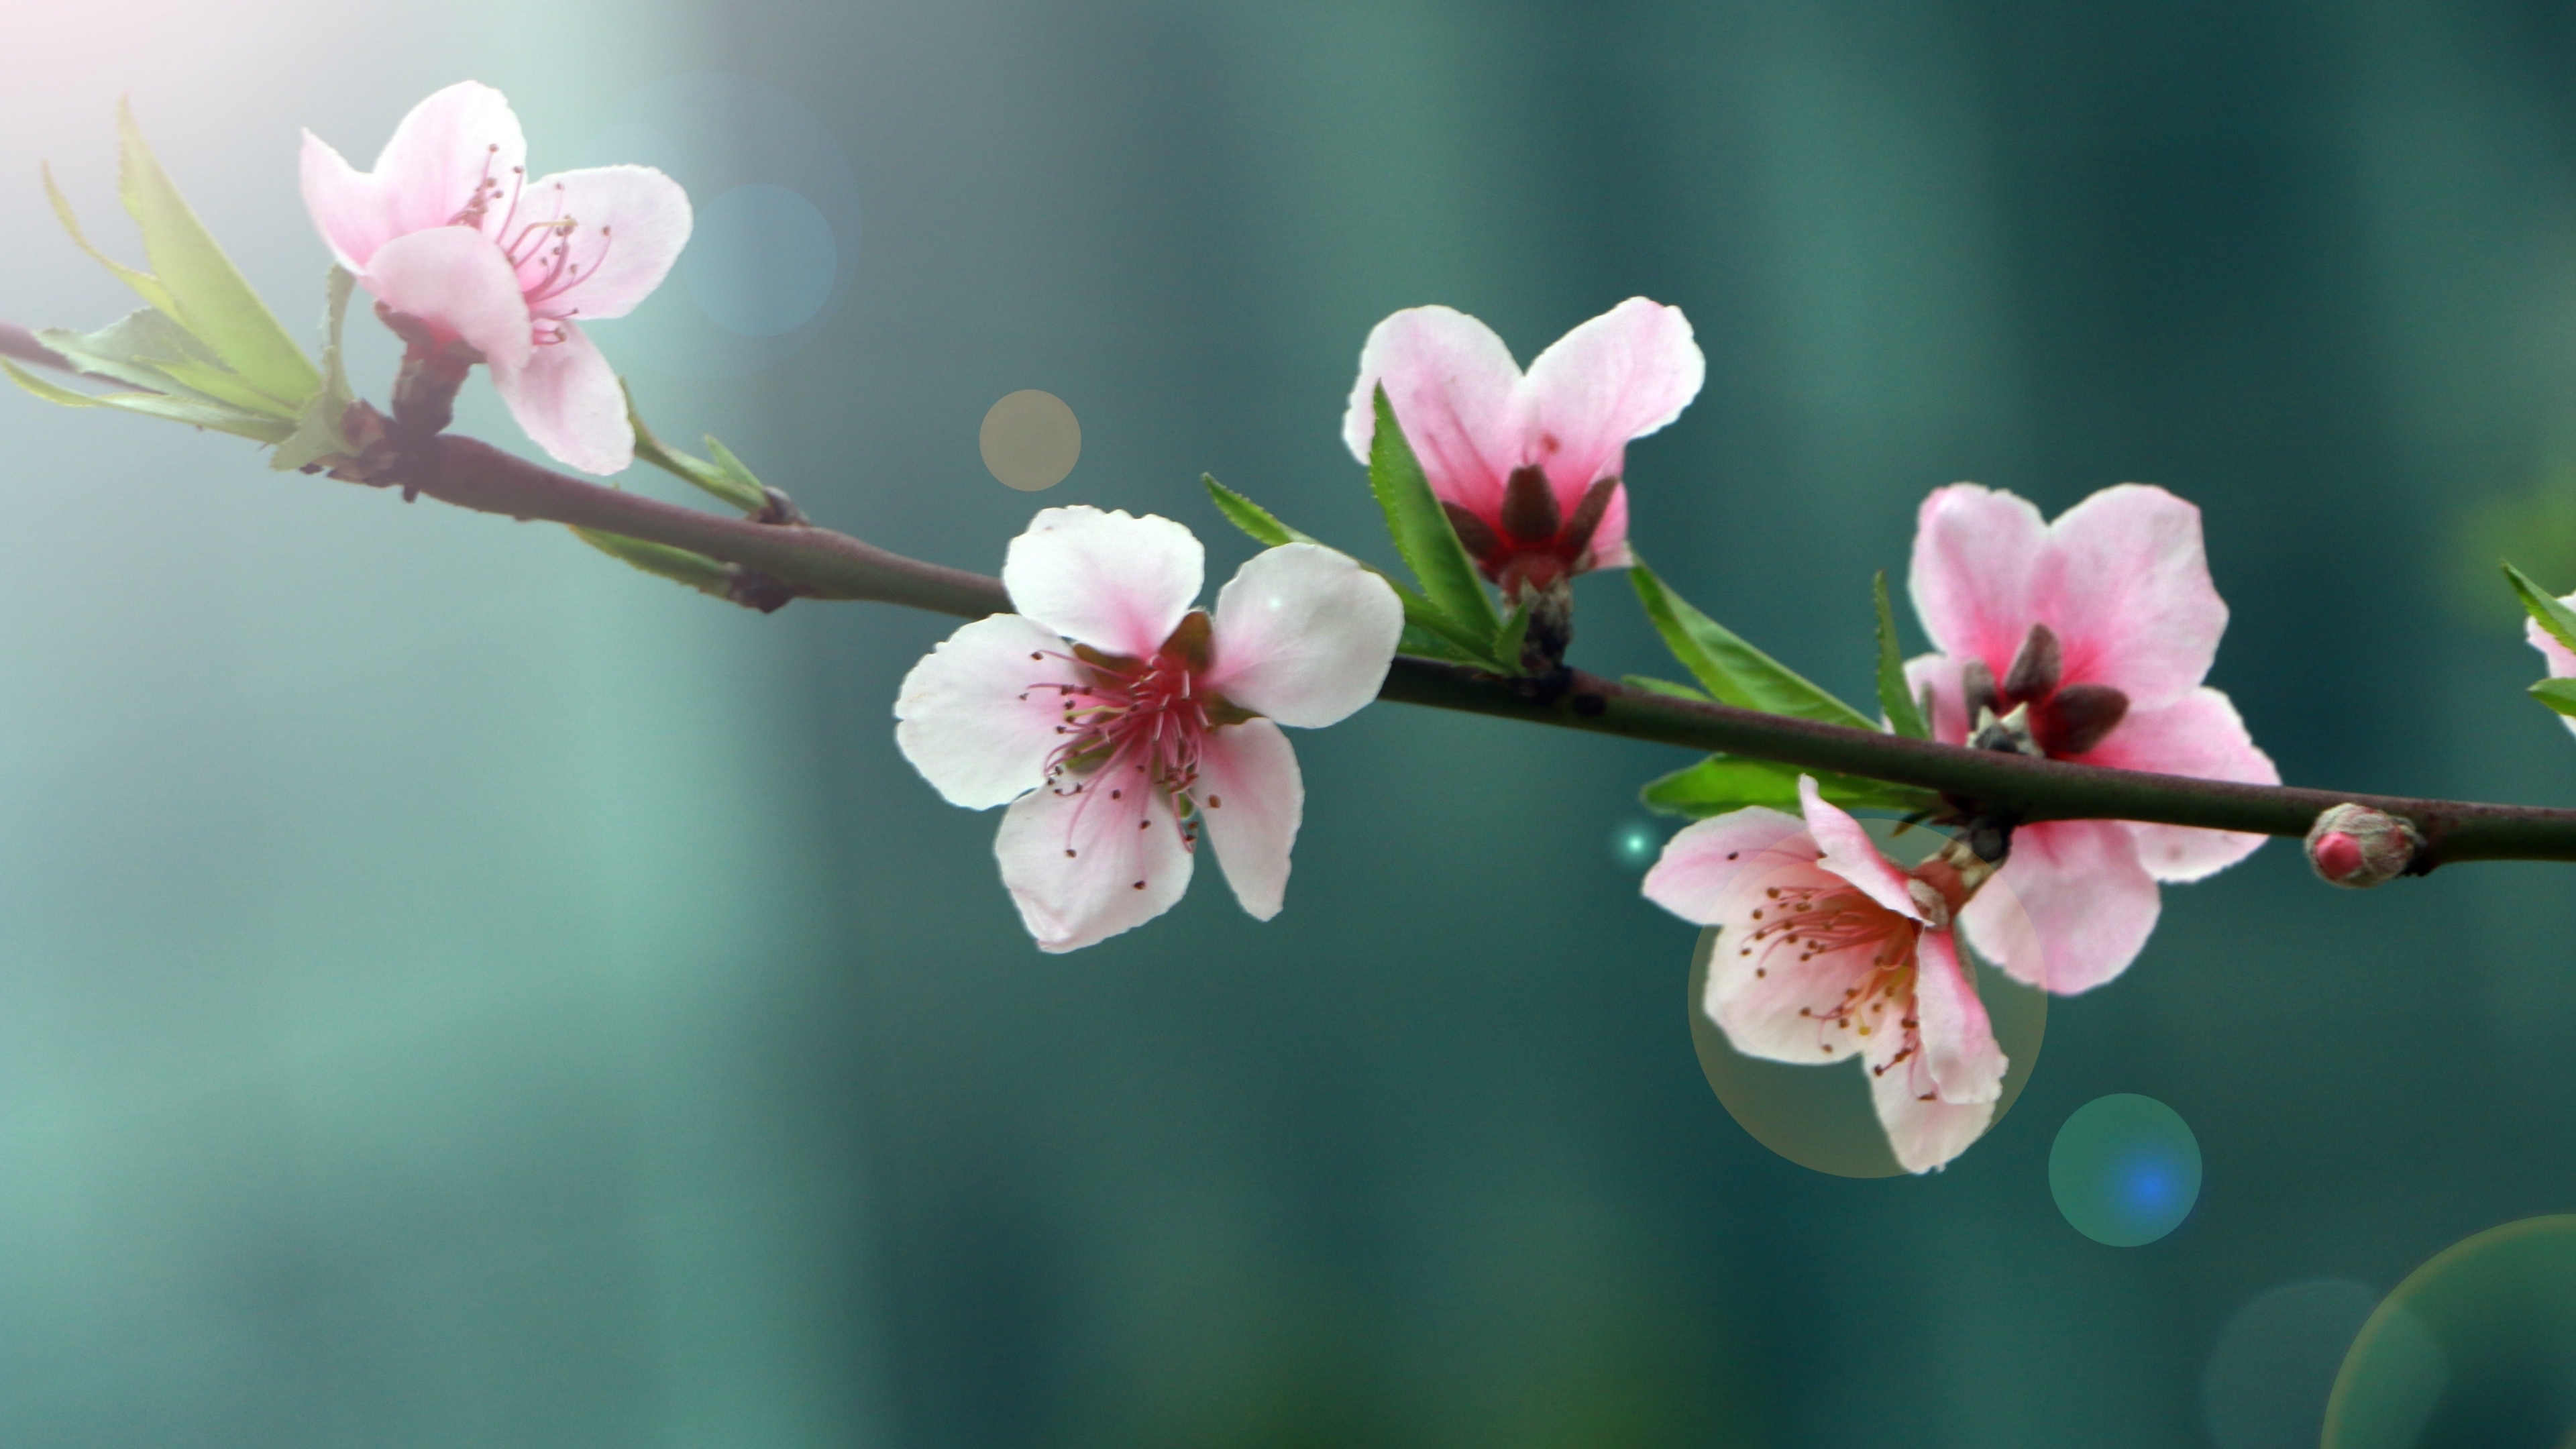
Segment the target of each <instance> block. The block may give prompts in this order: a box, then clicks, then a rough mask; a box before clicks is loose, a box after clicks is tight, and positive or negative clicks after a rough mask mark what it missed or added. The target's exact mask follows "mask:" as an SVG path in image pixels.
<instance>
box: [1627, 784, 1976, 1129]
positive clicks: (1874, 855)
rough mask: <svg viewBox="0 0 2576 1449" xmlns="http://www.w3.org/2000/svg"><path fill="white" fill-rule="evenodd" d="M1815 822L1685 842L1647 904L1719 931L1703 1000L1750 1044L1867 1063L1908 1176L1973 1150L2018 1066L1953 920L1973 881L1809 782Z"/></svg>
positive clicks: (1724, 828)
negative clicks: (1893, 842)
mask: <svg viewBox="0 0 2576 1449" xmlns="http://www.w3.org/2000/svg"><path fill="white" fill-rule="evenodd" d="M1798 796H1799V799H1800V801H1801V802H1802V803H1803V805H1804V807H1805V811H1806V817H1807V818H1806V819H1805V821H1804V822H1801V821H1799V820H1797V819H1796V818H1794V817H1792V816H1788V815H1783V814H1781V813H1780V812H1779V811H1777V810H1769V809H1764V808H1761V807H1758V806H1757V807H1755V808H1752V809H1747V810H1738V811H1735V812H1733V813H1732V814H1727V815H1720V816H1717V817H1715V818H1714V819H1709V820H1702V821H1700V822H1699V823H1697V824H1695V825H1692V826H1690V827H1689V828H1688V829H1685V830H1683V831H1682V832H1681V833H1680V834H1678V835H1676V836H1674V837H1673V838H1672V840H1671V841H1670V842H1668V843H1667V844H1666V845H1665V846H1664V853H1663V858H1662V859H1661V860H1659V861H1657V862H1656V864H1655V868H1654V869H1653V870H1651V871H1648V872H1647V873H1646V887H1645V889H1646V897H1647V899H1649V900H1651V901H1653V902H1654V903H1655V904H1657V905H1659V906H1662V907H1663V908H1664V909H1666V910H1668V911H1671V912H1672V913H1673V914H1675V915H1677V916H1680V917H1681V918H1682V919H1684V920H1686V921H1691V922H1694V923H1696V924H1699V925H1703V926H1715V927H1717V928H1719V935H1718V938H1717V944H1716V947H1715V949H1714V950H1713V951H1712V952H1711V953H1710V956H1709V967H1708V986H1707V994H1706V995H1705V997H1704V998H1703V999H1702V1001H1701V1003H1700V1009H1701V1010H1703V1011H1705V1012H1707V1013H1708V1016H1709V1019H1710V1020H1711V1021H1714V1022H1716V1023H1717V1025H1718V1027H1719V1029H1720V1030H1722V1031H1724V1032H1725V1033H1726V1039H1727V1040H1728V1041H1729V1042H1731V1043H1733V1044H1734V1047H1735V1049H1736V1050H1737V1051H1739V1052H1742V1053H1744V1054H1745V1055H1746V1056H1750V1057H1762V1058H1766V1059H1768V1060H1771V1061H1778V1062H1795V1063H1798V1064H1801V1065H1821V1064H1827V1063H1832V1062H1839V1061H1843V1060H1845V1059H1847V1058H1849V1057H1852V1056H1855V1055H1857V1056H1859V1057H1860V1058H1861V1059H1862V1061H1863V1063H1864V1064H1865V1065H1866V1066H1867V1067H1868V1069H1869V1088H1870V1099H1871V1101H1872V1103H1873V1104H1874V1105H1875V1106H1876V1107H1877V1109H1878V1120H1879V1125H1880V1126H1882V1127H1883V1128H1885V1129H1886V1131H1887V1142H1888V1146H1889V1147H1891V1148H1892V1149H1894V1151H1895V1153H1896V1160H1897V1162H1898V1163H1899V1164H1900V1165H1901V1166H1903V1167H1904V1168H1905V1170H1906V1171H1908V1172H1930V1171H1932V1170H1934V1169H1936V1168H1939V1167H1941V1166H1943V1165H1944V1164H1946V1163H1948V1162H1949V1161H1950V1160H1951V1159H1952V1158H1954V1157H1957V1156H1958V1155H1959V1154H1960V1153H1962V1152H1965V1151H1967V1150H1968V1147H1969V1144H1971V1143H1973V1142H1975V1141H1976V1140H1977V1138H1978V1137H1979V1136H1981V1135H1983V1133H1984V1132H1985V1130H1986V1128H1987V1126H1988V1124H1990V1123H1991V1122H1992V1121H1993V1119H1994V1113H1995V1103H1996V1102H1997V1101H1998V1100H1999V1099H2000V1098H2001V1097H2002V1095H2003V1081H2004V1070H2005V1067H2006V1066H2007V1065H2008V1063H2007V1062H2006V1061H2005V1058H2004V1053H2003V1049H2002V1048H2001V1047H2000V1046H1998V1045H1996V1043H1995V1034H1994V1028H1993V1025H1992V1024H1991V1023H1990V1022H1989V1021H1988V1019H1987V1016H1986V1007H1985V1003H1984V1002H1983V1001H1981V1000H1979V999H1978V996H1977V990H1976V984H1975V983H1974V982H1973V981H1972V980H1970V979H1969V976H1968V971H1967V968H1966V966H1965V965H1964V963H1962V961H1961V960H1960V958H1959V946H1958V941H1957V940H1956V938H1955V937H1954V936H1953V935H1952V932H1951V929H1950V925H1951V920H1952V917H1953V916H1954V914H1955V913H1956V912H1957V910H1958V909H1959V906H1960V904H1961V901H1962V899H1966V898H1970V897H1969V893H1968V892H1967V891H1966V890H1965V889H1964V888H1963V885H1962V882H1961V881H1960V878H1959V875H1958V873H1957V871H1956V870H1954V869H1952V868H1951V867H1950V866H1949V865H1948V864H1947V863H1946V862H1945V861H1943V860H1941V859H1939V858H1935V859H1934V860H1932V861H1927V862H1925V863H1924V864H1923V865H1921V866H1917V867H1916V868H1915V869H1914V870H1913V871H1911V872H1908V871H1906V870H1903V869H1900V868H1899V867H1898V866H1897V865H1896V864H1895V863H1894V862H1892V861H1890V860H1889V859H1887V857H1885V856H1884V855H1881V854H1880V853H1879V850H1878V847H1877V845H1876V844H1874V843H1873V842H1872V841H1871V840H1870V838H1869V835H1868V833H1867V832H1866V831H1864V830H1863V829H1862V828H1861V825H1860V822H1859V821H1857V820H1854V819H1853V818H1852V817H1851V816H1849V815H1847V814H1845V813H1844V812H1843V811H1842V810H1840V809H1838V808H1836V807H1835V806H1833V805H1831V804H1828V803H1827V802H1826V801H1825V800H1824V798H1823V797H1822V796H1820V795H1819V794H1818V793H1817V791H1816V782H1815V781H1814V780H1813V779H1809V778H1804V777H1801V778H1800V780H1799V781H1798Z"/></svg>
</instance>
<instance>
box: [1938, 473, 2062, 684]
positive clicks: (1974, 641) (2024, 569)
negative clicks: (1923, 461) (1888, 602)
mask: <svg viewBox="0 0 2576 1449" xmlns="http://www.w3.org/2000/svg"><path fill="white" fill-rule="evenodd" d="M2047 545H2048V525H2047V524H2045V523H2043V522H2041V521H2040V517H2039V510H2038V509H2036V508H2034V507H2032V506H2031V505H2030V503H2029V501H2028V500H2026V499H2023V498H2020V497H2017V496H2015V495H2013V494H2010V493H2006V492H2004V491H2002V490H2001V489H1995V488H1981V487H1979V486H1978V485H1976V484H1974V483H1953V484H1951V485H1950V486H1949V487H1947V488H1936V489H1934V490H1932V496H1930V497H1929V498H1926V499H1924V500H1923V507H1922V509H1921V510H1920V511H1919V512H1918V513H1917V514H1916V515H1915V526H1914V559H1913V562H1912V564H1911V565H1910V566H1909V567H1908V568H1907V570H1906V577H1905V587H1906V592H1907V593H1909V594H1911V595H1912V596H1913V599H1914V614H1915V617H1916V618H1918V619H1920V620H1922V621H1923V632H1925V633H1926V634H1929V635H1931V636H1932V643H1933V646H1934V647H1935V648H1937V649H1939V650H1940V651H1941V652H1942V653H1944V654H1949V655H1953V656H1956V657H1958V658H1960V659H1961V660H1962V661H1963V662H1964V661H1965V660H1967V659H1982V660H1984V661H1985V662H1986V666H1987V667H1988V668H1990V669H1992V670H1994V671H1995V676H1996V677H1997V678H2001V677H2003V674H2004V672H2005V671H2006V670H2007V669H2009V668H2010V667H2011V665H2012V657H2013V655H2014V653H2015V652H2017V651H2018V650H2019V649H2020V648H2021V643H2022V640H2023V639H2025V638H2027V637H2028V636H2029V634H2030V626H2031V625H2032V624H2033V623H2036V622H2038V620H2037V617H2036V616H2035V615H2034V614H2032V612H2031V602H2030V580H2031V575H2032V574H2033V573H2034V572H2035V571H2036V570H2037V569H2038V567H2039V563H2040V556H2041V554H2042V553H2043V552H2044V551H2045V550H2046V548H2047Z"/></svg>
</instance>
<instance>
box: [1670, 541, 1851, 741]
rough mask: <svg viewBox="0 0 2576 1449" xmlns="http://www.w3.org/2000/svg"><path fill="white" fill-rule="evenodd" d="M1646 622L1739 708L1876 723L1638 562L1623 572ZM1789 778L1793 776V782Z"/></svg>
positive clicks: (1716, 692)
mask: <svg viewBox="0 0 2576 1449" xmlns="http://www.w3.org/2000/svg"><path fill="white" fill-rule="evenodd" d="M1628 579H1629V582H1631V583H1632V584H1634V585H1635V586H1636V589H1637V598H1638V601H1639V602H1640V603H1643V604H1644V605H1645V606H1646V617H1647V618H1649V619H1651V620H1653V621H1654V625H1655V630H1656V632H1657V633H1660V634H1662V635H1663V636H1664V645H1665V647H1666V648H1668V649H1670V650H1672V651H1673V657H1674V658H1675V659H1678V660H1680V661H1681V662H1682V666H1683V667H1684V668H1686V669H1688V670H1690V672H1691V675H1692V677H1693V678H1695V679H1697V680H1698V681H1699V682H1700V684H1701V685H1702V686H1704V687H1705V688H1706V689H1707V690H1708V692H1709V693H1710V694H1712V695H1715V696H1716V697H1717V698H1718V699H1720V700H1722V701H1724V702H1726V703H1728V704H1731V705H1735V706H1737V707H1739V708H1742V709H1758V710H1761V711H1763V712H1764V713H1766V714H1785V715H1794V716H1796V717H1797V718H1799V719H1811V720H1816V721H1819V722H1821V723H1824V724H1837V725H1849V726H1851V727H1853V728H1854V729H1864V730H1875V729H1877V728H1878V722H1877V721H1876V720H1873V719H1870V718H1869V717H1868V716H1866V715H1864V714H1862V713H1861V712H1860V711H1859V710H1856V709H1854V708H1852V707H1851V706H1850V705H1847V704H1845V703H1843V702H1842V701H1841V700H1839V699H1836V698H1834V697H1833V696H1832V695H1830V694H1828V693H1826V692H1825V691H1824V690H1823V689H1821V688H1819V687H1817V686H1816V685H1814V684H1812V683H1810V682H1808V681H1807V680H1806V679H1805V678H1804V677H1803V676H1801V675H1799V674H1798V673H1797V672H1796V671H1795V670H1792V669H1790V668H1789V667H1788V666H1787V665H1785V664H1782V663H1781V662H1780V661H1779V660H1776V659H1774V658H1772V657H1771V656H1770V655H1768V654H1765V653H1763V652H1762V651H1761V650H1759V649H1756V648H1754V647H1753V646H1752V645H1750V644H1747V643H1745V642H1744V641H1743V640H1742V639H1740V638H1738V637H1736V635H1735V634H1734V632H1733V631H1731V630H1729V629H1728V628H1726V626H1724V625H1722V624H1720V623H1718V622H1717V621H1716V620H1714V619H1712V618H1710V617H1709V616H1707V615H1706V614H1703V613H1701V612H1700V611H1699V610H1697V609H1694V608H1692V607H1691V606H1690V603H1689V602H1688V601H1687V600H1685V599H1683V598H1682V596H1681V595H1679V594H1676V593H1674V592H1673V591H1672V590H1671V589H1670V588H1669V587H1667V586H1666V585H1665V583H1664V581H1663V580H1662V579H1660V578H1657V577H1656V576H1655V574H1654V572H1653V571H1652V570H1651V569H1648V568H1647V567H1646V566H1645V564H1644V563H1643V562H1639V563H1637V564H1635V565H1633V566H1632V567H1630V568H1629V570H1628ZM1793 778H1794V777H1793Z"/></svg>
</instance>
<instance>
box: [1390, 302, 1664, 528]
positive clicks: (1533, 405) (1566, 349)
mask: <svg viewBox="0 0 2576 1449" xmlns="http://www.w3.org/2000/svg"><path fill="white" fill-rule="evenodd" d="M1707 375H1708V363H1707V360H1706V359H1705V358H1703V357H1702V356H1701V355H1700V350H1699V344H1698V343H1697V342H1695V341H1693V340H1692V338H1691V325H1690V321H1689V319H1688V318H1685V317H1684V316H1682V309H1681V308H1679V307H1667V306H1663V305H1660V304H1658V303H1654V302H1650V301H1647V300H1646V299H1645V298H1643V297H1631V298H1629V299H1628V300H1627V301H1625V302H1622V303H1620V304H1619V305H1618V306H1616V307H1613V308H1611V309H1610V310H1609V311H1607V312H1604V313H1602V314H1601V315H1600V316H1598V317H1595V318H1593V319H1591V320H1590V321H1588V322H1585V323H1583V324H1582V325H1580V326H1578V327H1576V328H1575V329H1574V330H1573V331H1571V332H1568V333H1566V334H1565V335H1564V336H1563V337H1560V338H1558V339H1557V340H1556V341H1555V343H1554V344H1552V345H1551V346H1549V348H1548V349H1547V350H1546V351H1545V352H1542V353H1540V354H1539V355H1538V358H1537V360H1535V361H1533V362H1532V363H1530V367H1529V382H1528V384H1527V386H1526V389H1525V391H1526V393H1527V396H1528V399H1529V403H1528V407H1529V417H1528V421H1527V422H1526V423H1525V424H1524V425H1523V426H1524V428H1525V430H1526V433H1525V439H1524V444H1523V446H1524V447H1525V448H1526V449H1527V450H1528V451H1525V452H1524V453H1523V454H1522V455H1521V456H1520V457H1518V458H1515V459H1513V460H1512V461H1513V462H1515V463H1538V464H1540V465H1542V466H1544V467H1545V468H1546V469H1547V476H1548V481H1549V482H1550V483H1552V484H1554V485H1555V489H1556V501H1557V506H1558V507H1559V508H1561V509H1563V510H1564V511H1565V512H1567V513H1572V512H1573V511H1574V505H1575V504H1577V503H1579V502H1581V501H1582V500H1583V490H1584V489H1586V488H1589V487H1591V486H1592V482H1593V480H1594V479H1596V478H1606V477H1610V476H1612V475H1614V474H1617V473H1618V472H1620V470H1621V469H1622V467H1623V466H1624V462H1623V459H1624V456H1625V453H1626V449H1627V446H1628V440H1629V439H1631V438H1642V437H1644V436H1646V435H1647V434H1648V433H1651V432H1654V431H1655V430H1656V429H1658V428H1661V427H1663V426H1664V425H1665V424H1667V423H1669V422H1671V421H1672V420H1673V419H1675V418H1677V417H1680V416H1681V415H1682V409H1684V408H1686V407H1688V406H1690V402H1691V399H1692V398H1695V397H1697V396H1699V389H1700V383H1701V382H1702V381H1703V380H1705V379H1706V377H1707ZM1390 396H1392V394H1390ZM1621 522H1622V527H1621V529H1620V532H1619V534H1618V535H1617V537H1616V539H1614V541H1618V540H1624V539H1625V538H1626V536H1627V535H1626V528H1625V520H1622V521H1621Z"/></svg>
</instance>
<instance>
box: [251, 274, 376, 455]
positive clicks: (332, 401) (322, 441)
mask: <svg viewBox="0 0 2576 1449" xmlns="http://www.w3.org/2000/svg"><path fill="white" fill-rule="evenodd" d="M357 285H358V279H357V278H356V277H353V276H351V275H350V274H349V269H348V268H346V267H337V266H335V267H333V268H332V269H331V275H330V277H329V279H328V280H327V281H326V282H325V283H324V284H323V305H322V386H321V387H319V388H317V389H315V390H314V393H313V396H312V397H310V398H308V399H306V400H305V403H304V407H303V410H302V411H301V412H299V413H297V414H296V418H295V431H294V433H293V434H291V435H290V436H289V437H288V438H287V439H286V441H285V442H282V443H280V444H278V445H277V451H276V452H274V453H272V454H270V455H269V459H268V466H270V467H272V468H275V469H276V470H278V471H279V472H281V473H284V472H289V471H292V470H294V469H297V468H301V467H303V466H305V465H306V464H308V463H318V462H321V461H322V460H323V459H326V458H340V457H347V456H348V455H350V454H352V453H355V452H356V451H357V450H358V449H357V444H355V443H353V442H351V441H350V440H349V435H348V432H347V430H346V429H345V428H344V427H343V425H342V424H343V421H344V420H345V419H346V418H347V417H348V415H349V408H350V407H351V406H352V405H353V404H354V403H356V402H357V394H356V393H355V392H354V391H352V390H351V389H350V387H349V370H348V368H347V366H346V365H345V364H344V363H343V362H342V360H341V351H340V330H341V327H342V325H343V324H345V323H346V322H347V321H348V319H349V294H350V293H351V292H352V291H353V290H354V289H355V288H356V287H357Z"/></svg>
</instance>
